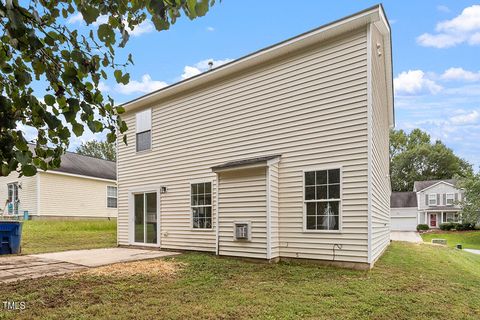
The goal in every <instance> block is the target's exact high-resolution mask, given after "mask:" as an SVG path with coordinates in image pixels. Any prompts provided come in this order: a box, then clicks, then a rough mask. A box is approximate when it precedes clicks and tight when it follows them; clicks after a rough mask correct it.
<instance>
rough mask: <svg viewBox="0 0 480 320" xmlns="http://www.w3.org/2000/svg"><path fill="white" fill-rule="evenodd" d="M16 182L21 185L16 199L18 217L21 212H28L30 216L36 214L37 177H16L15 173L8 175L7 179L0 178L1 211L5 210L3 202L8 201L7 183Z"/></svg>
mask: <svg viewBox="0 0 480 320" xmlns="http://www.w3.org/2000/svg"><path fill="white" fill-rule="evenodd" d="M14 182H17V183H18V184H19V185H21V188H19V189H18V199H19V200H20V204H19V207H18V212H19V214H20V215H22V214H23V211H25V210H28V213H29V214H30V215H36V214H37V177H35V176H34V177H25V176H24V177H18V173H17V172H13V173H11V174H9V175H8V176H7V177H0V205H1V209H2V210H4V209H5V202H6V200H7V199H8V187H7V185H8V184H9V183H14Z"/></svg>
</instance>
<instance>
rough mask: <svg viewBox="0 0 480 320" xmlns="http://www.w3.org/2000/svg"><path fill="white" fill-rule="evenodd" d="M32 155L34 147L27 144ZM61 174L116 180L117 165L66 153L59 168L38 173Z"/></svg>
mask: <svg viewBox="0 0 480 320" xmlns="http://www.w3.org/2000/svg"><path fill="white" fill-rule="evenodd" d="M28 147H29V148H30V151H31V152H32V153H35V145H33V144H29V145H28ZM52 171H53V172H62V173H68V174H76V175H80V176H86V177H92V178H99V179H107V180H117V163H116V162H115V161H110V160H104V159H100V158H95V157H92V156H85V155H81V154H78V153H75V152H71V151H67V152H65V154H63V155H62V157H61V163H60V168H56V169H49V170H48V171H40V172H47V173H48V172H52Z"/></svg>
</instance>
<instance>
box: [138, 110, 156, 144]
mask: <svg viewBox="0 0 480 320" xmlns="http://www.w3.org/2000/svg"><path fill="white" fill-rule="evenodd" d="M135 133H136V136H135V139H136V140H135V142H136V148H137V152H139V151H145V150H150V149H151V148H152V109H147V110H143V111H141V112H137V114H136V126H135Z"/></svg>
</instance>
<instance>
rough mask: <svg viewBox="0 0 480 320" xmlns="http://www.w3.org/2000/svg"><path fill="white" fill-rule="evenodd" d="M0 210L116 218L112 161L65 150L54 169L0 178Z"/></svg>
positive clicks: (41, 215)
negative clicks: (30, 174) (33, 174)
mask: <svg viewBox="0 0 480 320" xmlns="http://www.w3.org/2000/svg"><path fill="white" fill-rule="evenodd" d="M0 201H1V210H2V213H3V211H4V210H5V211H6V212H5V214H19V215H20V216H23V213H24V211H28V213H29V215H30V216H31V217H32V218H33V219H36V218H115V217H117V184H116V163H115V162H113V161H107V160H103V159H97V158H93V157H89V156H83V155H79V154H76V153H72V152H67V153H66V154H64V155H63V156H62V162H61V166H60V168H58V169H54V170H48V171H46V172H44V171H40V170H39V171H38V173H37V174H36V175H35V176H33V177H19V176H18V173H16V172H13V173H11V174H10V175H9V176H7V177H0Z"/></svg>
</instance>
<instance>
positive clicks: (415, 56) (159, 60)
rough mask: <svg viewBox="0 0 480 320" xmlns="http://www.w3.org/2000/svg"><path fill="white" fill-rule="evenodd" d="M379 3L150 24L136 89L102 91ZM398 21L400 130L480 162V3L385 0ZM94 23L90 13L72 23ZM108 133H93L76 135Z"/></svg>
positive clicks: (163, 79) (115, 93)
mask: <svg viewBox="0 0 480 320" xmlns="http://www.w3.org/2000/svg"><path fill="white" fill-rule="evenodd" d="M375 4H377V2H375V1H366V0H355V1H353V0H350V1H347V0H336V1H315V0H305V1H296V2H292V1H281V0H275V1H274V0H271V1H269V0H265V1H253V0H242V1H235V0H223V1H221V2H219V1H217V3H216V4H215V6H214V7H212V8H211V10H210V11H209V12H208V13H207V15H206V16H205V17H202V18H199V19H196V20H193V21H190V20H188V19H186V18H182V19H180V20H179V21H178V22H177V23H176V24H175V25H174V26H172V28H171V29H170V30H168V31H162V32H157V31H156V30H155V29H154V27H153V26H152V25H151V24H150V23H148V22H145V23H143V24H142V25H141V26H140V27H139V28H137V29H135V30H133V31H132V33H133V34H132V36H131V38H130V41H129V42H128V44H127V46H126V48H124V49H121V50H120V49H119V51H118V58H119V59H122V58H123V59H126V57H127V54H128V53H131V54H132V55H133V59H134V62H135V64H134V66H130V67H129V69H128V71H129V73H130V75H131V77H130V79H131V80H130V83H129V84H128V85H127V86H122V85H118V84H116V83H115V81H114V80H113V78H112V79H111V80H108V81H106V82H103V83H102V89H103V90H104V91H106V92H108V94H110V95H111V96H112V97H114V98H115V101H116V102H117V103H123V102H127V101H129V100H131V99H134V98H136V97H139V96H141V95H143V94H146V93H148V92H151V91H153V90H156V89H159V88H162V87H164V86H166V85H168V84H172V83H175V82H177V81H179V80H182V79H185V78H188V77H190V76H192V75H195V74H198V73H200V72H202V71H205V70H207V68H208V61H213V62H214V66H219V65H221V64H222V63H225V62H228V61H231V60H233V59H237V58H240V57H242V56H244V55H246V54H249V53H251V52H253V51H256V50H259V49H262V48H264V47H266V46H269V45H272V44H275V43H277V42H280V41H282V40H285V39H287V38H290V37H293V36H296V35H298V34H300V33H303V32H305V31H308V30H311V29H313V28H316V27H318V26H320V25H322V24H325V23H328V22H331V21H333V20H337V19H340V18H342V17H344V16H347V15H350V14H353V13H355V12H358V11H360V10H363V9H365V8H368V7H370V6H373V5H375ZM383 5H384V7H385V11H386V14H387V17H388V19H389V21H390V24H391V27H392V38H393V66H394V87H395V114H396V128H398V129H405V130H407V131H410V130H412V129H413V128H421V129H422V130H425V131H427V132H428V133H429V134H430V135H431V136H432V138H433V139H440V140H442V141H443V142H444V143H445V144H446V145H447V146H448V147H450V148H452V149H453V150H454V152H455V153H456V154H457V155H459V156H461V157H462V158H464V159H466V160H467V161H469V162H470V163H472V164H473V165H474V166H475V168H478V167H479V166H480V148H479V147H478V145H479V141H480V59H479V58H480V1H478V2H474V1H462V0H451V1H430V0H422V1H418V0H417V1H410V0H404V1H395V0H386V1H385V2H384V3H383ZM66 23H67V24H68V25H69V26H71V27H72V28H79V29H82V28H84V27H85V25H84V23H83V22H82V20H81V16H79V15H75V16H73V17H71V18H70V19H69V20H68V21H67V22H66ZM93 138H99V139H102V138H103V135H101V134H100V135H97V136H94V135H93V134H91V133H89V132H87V133H85V134H84V136H82V137H80V138H75V139H72V143H71V147H70V148H71V149H75V147H76V146H78V145H79V144H80V143H81V142H82V141H87V140H90V139H93Z"/></svg>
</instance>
